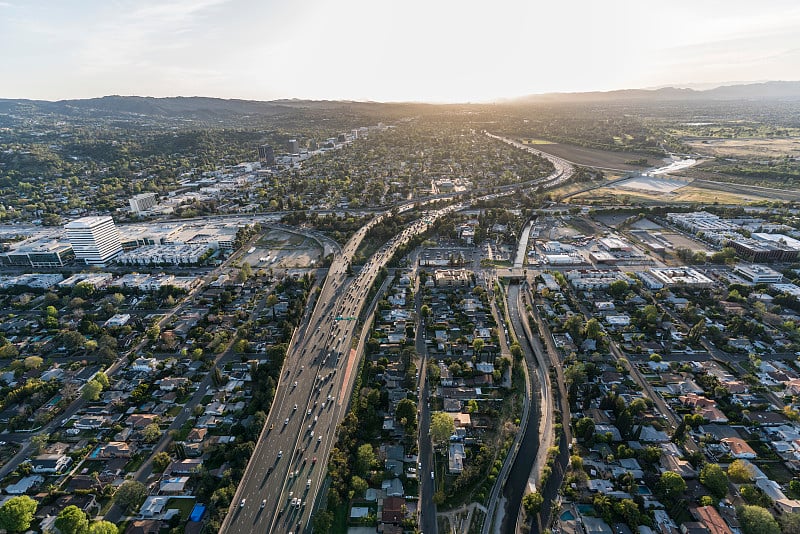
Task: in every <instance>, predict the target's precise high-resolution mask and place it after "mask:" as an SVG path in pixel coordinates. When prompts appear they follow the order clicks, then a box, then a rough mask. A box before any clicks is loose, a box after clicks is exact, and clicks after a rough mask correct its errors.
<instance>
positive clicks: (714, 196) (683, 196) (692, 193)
mask: <svg viewBox="0 0 800 534" xmlns="http://www.w3.org/2000/svg"><path fill="white" fill-rule="evenodd" d="M732 185H734V184H732ZM798 196H800V194H798ZM776 198H782V197H780V196H778V195H776V194H774V193H773V192H770V191H764V190H762V191H758V190H756V189H752V188H745V187H744V186H740V187H738V188H737V187H728V184H721V185H717V184H709V183H708V182H702V181H699V180H696V181H695V182H693V183H692V185H689V186H686V187H681V188H680V189H678V190H676V191H673V192H671V193H653V192H646V191H636V190H633V189H618V188H614V187H603V188H600V189H595V190H593V191H588V192H586V193H581V194H579V195H576V196H574V197H572V201H573V202H586V201H602V202H613V201H614V199H617V201H620V200H621V201H622V202H623V203H625V204H630V203H634V202H641V203H644V204H658V203H664V202H670V203H695V202H700V203H705V204H711V203H718V204H749V203H751V202H760V201H764V200H774V199H776Z"/></svg>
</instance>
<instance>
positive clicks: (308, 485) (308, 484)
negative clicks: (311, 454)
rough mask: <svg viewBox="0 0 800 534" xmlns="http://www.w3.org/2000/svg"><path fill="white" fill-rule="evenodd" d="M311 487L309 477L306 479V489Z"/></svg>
mask: <svg viewBox="0 0 800 534" xmlns="http://www.w3.org/2000/svg"><path fill="white" fill-rule="evenodd" d="M310 487H311V479H310V478H309V479H308V480H306V489H308V488H310Z"/></svg>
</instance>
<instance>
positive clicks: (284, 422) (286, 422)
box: [283, 417, 289, 426]
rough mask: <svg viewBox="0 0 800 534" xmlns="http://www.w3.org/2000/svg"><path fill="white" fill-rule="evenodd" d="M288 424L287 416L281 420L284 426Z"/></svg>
mask: <svg viewBox="0 0 800 534" xmlns="http://www.w3.org/2000/svg"><path fill="white" fill-rule="evenodd" d="M288 424H289V418H288V417H287V418H286V419H284V420H283V426H286V425H288Z"/></svg>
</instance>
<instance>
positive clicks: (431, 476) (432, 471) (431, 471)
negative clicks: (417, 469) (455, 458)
mask: <svg viewBox="0 0 800 534" xmlns="http://www.w3.org/2000/svg"><path fill="white" fill-rule="evenodd" d="M431 480H433V471H431Z"/></svg>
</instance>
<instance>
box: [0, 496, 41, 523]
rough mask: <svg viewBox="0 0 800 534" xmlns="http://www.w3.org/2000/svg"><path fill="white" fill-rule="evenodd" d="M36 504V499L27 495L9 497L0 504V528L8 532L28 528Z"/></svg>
mask: <svg viewBox="0 0 800 534" xmlns="http://www.w3.org/2000/svg"><path fill="white" fill-rule="evenodd" d="M36 506H37V505H36V501H34V500H33V499H31V498H30V497H28V496H27V495H22V496H21V497H11V498H10V499H9V500H7V501H6V502H5V503H4V504H3V506H0V528H4V529H6V530H8V531H10V532H24V531H26V530H28V529H29V528H30V526H31V522H32V521H33V515H34V514H35V513H36Z"/></svg>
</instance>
